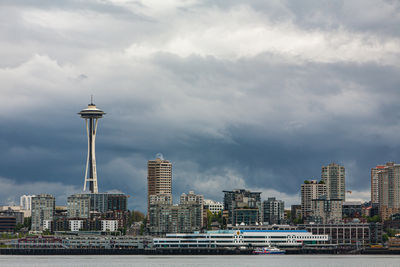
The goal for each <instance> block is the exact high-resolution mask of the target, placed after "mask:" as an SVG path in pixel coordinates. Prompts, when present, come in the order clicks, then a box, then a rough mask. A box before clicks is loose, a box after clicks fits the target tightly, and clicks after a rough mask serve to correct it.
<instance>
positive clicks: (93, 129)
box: [78, 99, 105, 193]
mask: <svg viewBox="0 0 400 267" xmlns="http://www.w3.org/2000/svg"><path fill="white" fill-rule="evenodd" d="M78 114H79V115H81V118H83V119H85V122H86V132H87V136H88V154H87V160H86V171H85V183H84V185H83V191H86V184H87V183H89V190H90V192H91V193H98V192H99V190H98V186H97V170H96V154H95V141H96V133H97V123H98V119H100V118H102V117H103V115H104V114H105V113H104V112H103V111H102V110H100V109H98V108H97V107H96V105H95V104H93V99H92V101H91V103H90V104H89V105H88V107H87V108H85V109H83V110H81V112H79V113H78Z"/></svg>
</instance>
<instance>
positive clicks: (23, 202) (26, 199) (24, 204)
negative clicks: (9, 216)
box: [20, 195, 35, 210]
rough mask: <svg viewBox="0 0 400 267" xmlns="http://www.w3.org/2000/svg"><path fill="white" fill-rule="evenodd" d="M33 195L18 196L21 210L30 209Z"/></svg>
mask: <svg viewBox="0 0 400 267" xmlns="http://www.w3.org/2000/svg"><path fill="white" fill-rule="evenodd" d="M34 196H35V195H23V196H21V197H20V206H21V208H22V209H23V210H32V197H34Z"/></svg>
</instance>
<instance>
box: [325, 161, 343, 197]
mask: <svg viewBox="0 0 400 267" xmlns="http://www.w3.org/2000/svg"><path fill="white" fill-rule="evenodd" d="M321 180H322V181H324V182H325V184H326V193H327V197H328V198H330V199H341V200H342V201H345V200H346V196H345V193H346V186H345V181H346V179H345V169H344V167H343V166H340V165H338V164H336V163H331V164H329V165H327V166H322V173H321Z"/></svg>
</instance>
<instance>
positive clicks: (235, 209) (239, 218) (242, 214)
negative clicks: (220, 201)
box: [223, 189, 262, 225]
mask: <svg viewBox="0 0 400 267" xmlns="http://www.w3.org/2000/svg"><path fill="white" fill-rule="evenodd" d="M223 192H224V217H225V218H226V220H227V223H228V224H232V225H236V224H241V223H244V224H246V225H255V224H256V223H260V222H261V215H262V210H261V192H251V191H249V190H245V189H235V190H233V191H223Z"/></svg>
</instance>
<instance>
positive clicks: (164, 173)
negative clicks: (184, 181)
mask: <svg viewBox="0 0 400 267" xmlns="http://www.w3.org/2000/svg"><path fill="white" fill-rule="evenodd" d="M171 193H172V163H171V162H169V161H168V160H164V159H161V158H156V159H155V160H149V161H148V162H147V212H148V211H149V207H150V196H152V195H157V194H162V195H165V194H167V195H171Z"/></svg>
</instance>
